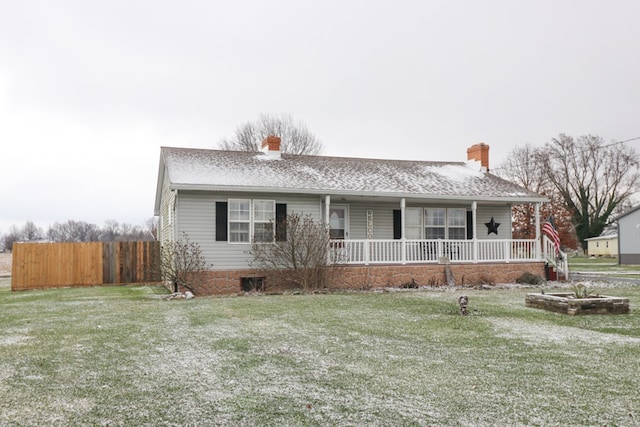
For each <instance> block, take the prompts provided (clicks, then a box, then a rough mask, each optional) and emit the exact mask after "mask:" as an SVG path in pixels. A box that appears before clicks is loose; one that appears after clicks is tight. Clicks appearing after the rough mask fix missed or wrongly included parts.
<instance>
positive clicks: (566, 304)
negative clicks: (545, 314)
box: [525, 292, 629, 314]
mask: <svg viewBox="0 0 640 427" xmlns="http://www.w3.org/2000/svg"><path fill="white" fill-rule="evenodd" d="M525 305H526V306H527V307H534V308H541V309H543V310H548V311H555V312H556V313H564V314H627V313H629V298H620V297H610V296H606V295H588V296H587V297H585V298H576V297H575V294H574V293H572V292H559V293H551V294H534V293H530V294H527V296H526V299H525Z"/></svg>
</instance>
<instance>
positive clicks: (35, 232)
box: [22, 221, 44, 242]
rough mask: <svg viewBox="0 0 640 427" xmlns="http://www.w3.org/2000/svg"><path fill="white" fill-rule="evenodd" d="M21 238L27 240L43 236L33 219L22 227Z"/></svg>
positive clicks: (38, 238)
mask: <svg viewBox="0 0 640 427" xmlns="http://www.w3.org/2000/svg"><path fill="white" fill-rule="evenodd" d="M22 238H23V239H24V240H26V241H27V242H29V241H33V240H40V239H42V238H44V232H43V231H42V228H41V227H38V226H37V225H36V224H35V223H34V222H33V221H27V223H26V224H25V225H24V227H22Z"/></svg>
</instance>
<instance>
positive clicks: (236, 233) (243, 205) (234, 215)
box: [229, 199, 251, 243]
mask: <svg viewBox="0 0 640 427" xmlns="http://www.w3.org/2000/svg"><path fill="white" fill-rule="evenodd" d="M250 236H251V200H249V199H229V241H230V242H235V243H249V242H250V239H249V237H250Z"/></svg>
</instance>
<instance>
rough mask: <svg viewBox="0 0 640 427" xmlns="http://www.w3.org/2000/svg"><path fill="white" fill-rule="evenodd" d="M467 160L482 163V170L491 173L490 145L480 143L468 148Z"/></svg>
mask: <svg viewBox="0 0 640 427" xmlns="http://www.w3.org/2000/svg"><path fill="white" fill-rule="evenodd" d="M467 160H475V161H477V162H480V166H481V168H482V170H483V171H484V172H489V145H487V144H485V143H484V142H480V143H478V144H473V145H472V146H471V147H469V148H467Z"/></svg>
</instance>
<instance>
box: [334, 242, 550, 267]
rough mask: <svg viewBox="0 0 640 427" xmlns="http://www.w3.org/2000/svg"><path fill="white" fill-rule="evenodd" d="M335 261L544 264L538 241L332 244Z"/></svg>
mask: <svg viewBox="0 0 640 427" xmlns="http://www.w3.org/2000/svg"><path fill="white" fill-rule="evenodd" d="M331 250H332V260H333V261H334V262H336V263H341V264H365V265H368V264H410V263H438V262H440V260H441V259H442V257H447V258H448V259H449V260H450V261H451V262H464V263H475V262H509V261H541V260H542V259H541V258H540V254H539V252H538V251H537V241H536V240H535V239H532V240H529V239H527V240H524V239H523V240H519V239H496V240H442V239H438V240H332V241H331Z"/></svg>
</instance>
